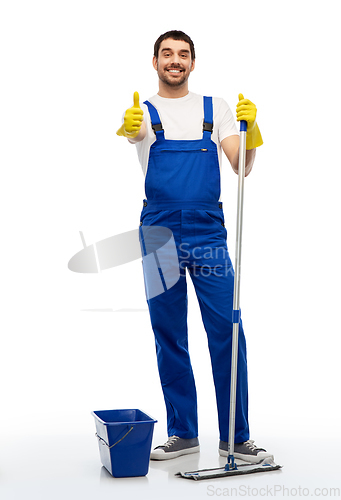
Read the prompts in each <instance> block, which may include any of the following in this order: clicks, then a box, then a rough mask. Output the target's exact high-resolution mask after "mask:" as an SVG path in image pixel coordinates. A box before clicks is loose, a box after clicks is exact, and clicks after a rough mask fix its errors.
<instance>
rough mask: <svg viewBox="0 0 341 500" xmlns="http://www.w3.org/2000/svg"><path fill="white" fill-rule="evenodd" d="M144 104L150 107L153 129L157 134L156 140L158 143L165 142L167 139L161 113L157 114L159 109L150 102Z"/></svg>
mask: <svg viewBox="0 0 341 500" xmlns="http://www.w3.org/2000/svg"><path fill="white" fill-rule="evenodd" d="M143 104H146V105H147V106H148V111H149V114H150V120H151V122H152V129H153V130H154V132H155V135H156V140H158V141H159V140H163V139H164V138H165V134H164V131H163V128H162V123H161V120H160V116H159V113H158V112H157V109H156V108H155V107H154V106H153V105H152V103H150V102H149V101H144V103H143Z"/></svg>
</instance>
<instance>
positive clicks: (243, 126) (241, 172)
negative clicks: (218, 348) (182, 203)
mask: <svg viewBox="0 0 341 500" xmlns="http://www.w3.org/2000/svg"><path fill="white" fill-rule="evenodd" d="M246 130H247V122H246V121H244V120H242V121H241V122H240V142H239V164H238V203H237V229H236V254H235V274H234V291H233V313H232V321H233V333H232V335H233V336H232V360H231V389H230V420H229V439H228V450H229V451H228V463H227V464H226V470H232V469H235V468H236V465H235V463H234V438H235V422H236V389H237V362H238V336H239V321H240V306H239V297H240V268H241V254H242V228H243V201H244V179H245V157H246Z"/></svg>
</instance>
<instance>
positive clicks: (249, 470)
mask: <svg viewBox="0 0 341 500" xmlns="http://www.w3.org/2000/svg"><path fill="white" fill-rule="evenodd" d="M246 130H247V122H246V121H241V122H240V143H239V166H238V205H237V230H236V255H235V277H234V291H233V333H232V335H233V337H232V363H231V392H230V420H229V443H228V457H227V463H226V466H225V467H220V468H215V469H201V470H197V471H191V472H178V473H177V474H175V475H176V476H178V477H183V478H185V479H194V480H195V481H198V480H201V479H213V478H218V477H229V476H237V475H241V474H253V473H255V472H269V471H273V470H278V469H280V468H281V467H282V466H281V465H276V464H275V462H274V461H273V460H272V459H269V458H267V459H264V460H262V461H261V462H260V463H258V464H248V463H245V464H242V465H238V466H237V464H236V462H235V458H234V437H235V418H236V388H237V359H238V335H239V321H240V307H239V296H240V267H241V247H242V225H243V198H244V178H245V157H246Z"/></svg>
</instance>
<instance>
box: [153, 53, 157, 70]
mask: <svg viewBox="0 0 341 500" xmlns="http://www.w3.org/2000/svg"><path fill="white" fill-rule="evenodd" d="M153 68H154V69H155V70H157V59H156V57H155V56H153Z"/></svg>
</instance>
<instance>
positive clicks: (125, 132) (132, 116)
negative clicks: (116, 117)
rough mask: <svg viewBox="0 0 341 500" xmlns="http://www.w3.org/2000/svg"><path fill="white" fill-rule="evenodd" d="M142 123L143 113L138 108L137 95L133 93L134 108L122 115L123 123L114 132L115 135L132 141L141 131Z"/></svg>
mask: <svg viewBox="0 0 341 500" xmlns="http://www.w3.org/2000/svg"><path fill="white" fill-rule="evenodd" d="M142 122H143V111H142V109H141V108H140V102H139V93H138V92H134V106H132V107H131V108H129V109H127V111H126V112H125V115H124V123H123V125H122V127H121V128H119V129H118V131H117V132H116V134H117V135H122V136H124V137H128V138H129V139H134V137H136V136H137V135H138V134H139V132H140V129H141V125H142Z"/></svg>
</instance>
